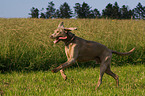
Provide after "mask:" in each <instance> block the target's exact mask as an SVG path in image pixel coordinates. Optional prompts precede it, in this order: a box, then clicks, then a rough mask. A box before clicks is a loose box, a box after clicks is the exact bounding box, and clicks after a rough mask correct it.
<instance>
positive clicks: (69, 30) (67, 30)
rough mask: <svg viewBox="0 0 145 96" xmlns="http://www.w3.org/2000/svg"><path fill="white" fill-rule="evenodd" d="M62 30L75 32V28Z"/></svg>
mask: <svg viewBox="0 0 145 96" xmlns="http://www.w3.org/2000/svg"><path fill="white" fill-rule="evenodd" d="M64 30H66V31H73V30H77V28H64Z"/></svg>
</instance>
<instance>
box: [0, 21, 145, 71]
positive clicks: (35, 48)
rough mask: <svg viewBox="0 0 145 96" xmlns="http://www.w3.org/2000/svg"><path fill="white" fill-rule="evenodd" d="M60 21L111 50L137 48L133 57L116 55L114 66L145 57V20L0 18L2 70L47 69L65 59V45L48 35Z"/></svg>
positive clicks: (0, 65)
mask: <svg viewBox="0 0 145 96" xmlns="http://www.w3.org/2000/svg"><path fill="white" fill-rule="evenodd" d="M61 21H63V22H64V25H65V27H77V28H78V30H76V31H73V33H75V34H76V35H77V36H79V37H82V38H84V39H87V40H92V41H97V42H99V43H102V44H104V45H106V46H107V47H108V48H110V49H112V50H116V51H120V52H126V51H129V50H130V49H132V48H133V47H136V50H135V52H134V53H133V54H131V55H130V56H126V57H123V58H122V57H119V56H116V55H114V56H113V59H112V64H114V65H121V64H122V63H126V62H129V63H131V64H135V63H143V62H144V61H143V60H145V56H144V54H145V51H144V48H145V45H144V44H145V40H144V37H145V28H144V25H145V21H144V20H138V21H136V20H105V19H47V20H46V19H17V18H15V19H3V18H0V70H3V71H12V70H15V71H19V70H20V71H21V70H48V69H51V68H52V67H56V66H58V65H59V64H61V63H63V62H65V61H66V56H65V52H64V44H63V43H62V42H60V43H59V44H57V45H54V44H53V40H51V39H50V38H49V36H50V35H51V34H52V33H53V31H54V30H55V29H56V28H57V26H58V24H59V23H60V22H61Z"/></svg>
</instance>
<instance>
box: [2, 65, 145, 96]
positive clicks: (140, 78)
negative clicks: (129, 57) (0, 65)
mask: <svg viewBox="0 0 145 96" xmlns="http://www.w3.org/2000/svg"><path fill="white" fill-rule="evenodd" d="M144 69H145V66H144V65H140V64H139V65H135V66H134V65H127V66H119V67H114V66H112V70H113V72H115V73H116V74H117V75H119V79H120V86H119V87H118V88H116V82H115V80H114V79H113V78H112V77H110V76H108V75H106V74H105V75H104V77H103V82H102V85H101V86H100V88H99V89H98V90H97V91H95V87H96V84H97V80H98V77H99V67H96V68H75V69H73V68H69V69H66V74H67V76H68V79H67V80H66V81H64V80H63V79H62V77H61V75H60V73H56V74H54V73H51V72H49V71H36V72H35V71H32V72H12V73H7V74H0V77H1V78H0V90H1V94H4V95H5V96H144V94H145V82H144V81H145V71H144Z"/></svg>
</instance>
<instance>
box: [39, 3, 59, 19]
mask: <svg viewBox="0 0 145 96" xmlns="http://www.w3.org/2000/svg"><path fill="white" fill-rule="evenodd" d="M46 10H47V11H46V16H45V17H46V18H53V17H54V14H55V10H56V9H55V8H54V3H53V1H51V2H48V8H46ZM41 15H42V16H43V14H41Z"/></svg>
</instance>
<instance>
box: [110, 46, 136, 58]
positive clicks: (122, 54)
mask: <svg viewBox="0 0 145 96" xmlns="http://www.w3.org/2000/svg"><path fill="white" fill-rule="evenodd" d="M134 50H135V48H133V49H131V50H130V51H129V52H125V53H122V52H117V51H113V50H112V53H114V54H117V55H121V56H125V55H129V54H131V53H132V52H133V51H134Z"/></svg>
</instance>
